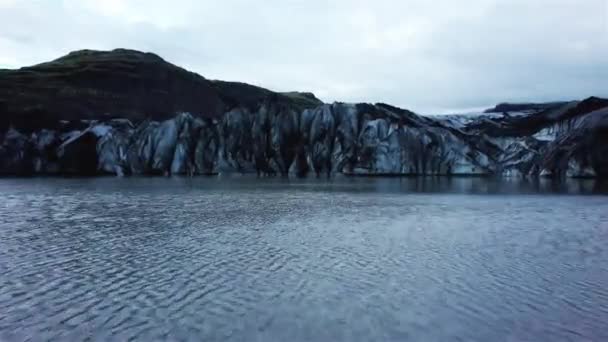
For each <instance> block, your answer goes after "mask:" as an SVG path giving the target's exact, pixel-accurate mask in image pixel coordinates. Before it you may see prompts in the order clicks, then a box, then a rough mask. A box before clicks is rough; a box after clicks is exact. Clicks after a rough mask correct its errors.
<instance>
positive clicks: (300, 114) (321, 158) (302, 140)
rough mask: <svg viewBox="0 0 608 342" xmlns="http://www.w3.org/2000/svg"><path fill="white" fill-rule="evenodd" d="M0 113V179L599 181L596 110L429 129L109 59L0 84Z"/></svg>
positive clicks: (604, 109) (599, 114)
mask: <svg viewBox="0 0 608 342" xmlns="http://www.w3.org/2000/svg"><path fill="white" fill-rule="evenodd" d="M0 104H1V105H2V106H1V107H0V110H1V111H2V113H0V117H1V118H2V127H0V173H1V174H11V175H32V174H60V175H65V174H78V175H99V174H112V175H118V176H124V175H203V174H215V173H227V172H238V173H257V174H259V175H297V176H305V175H316V176H321V175H323V176H325V175H331V174H336V173H342V174H347V175H478V176H508V177H538V176H552V177H608V147H607V146H608V144H607V143H608V100H604V99H599V98H589V99H587V100H584V101H581V102H566V103H551V104H543V105H534V106H532V105H525V108H524V109H525V110H524V111H523V112H521V111H519V112H512V111H510V109H516V110H521V109H522V107H521V106H524V105H518V106H515V107H513V106H511V107H509V106H507V105H499V106H497V108H498V109H500V113H488V114H481V115H477V116H469V117H466V118H465V117H458V116H450V117H434V118H433V117H424V116H420V115H417V114H415V113H413V112H411V111H408V110H405V109H400V108H396V107H393V106H390V105H387V104H375V105H372V104H345V103H334V104H323V103H321V102H320V101H319V100H317V99H316V97H314V95H312V94H309V93H297V92H291V93H274V92H271V91H269V90H265V89H262V88H258V87H255V86H251V85H247V84H243V83H233V82H222V81H209V80H206V79H204V78H202V77H201V76H198V75H196V74H192V73H189V72H187V71H185V70H183V69H180V68H178V67H176V66H173V65H171V64H169V63H166V62H165V61H163V60H162V59H160V57H157V56H155V55H151V54H143V53H139V52H135V51H129V50H115V51H112V52H92V51H85V52H78V53H73V54H70V55H68V56H66V57H63V58H60V59H59V60H56V61H54V62H51V63H47V64H42V65H39V66H35V67H31V68H24V69H21V70H17V71H10V72H8V74H7V72H5V71H3V72H1V73H0ZM502 111H504V113H503V112H502Z"/></svg>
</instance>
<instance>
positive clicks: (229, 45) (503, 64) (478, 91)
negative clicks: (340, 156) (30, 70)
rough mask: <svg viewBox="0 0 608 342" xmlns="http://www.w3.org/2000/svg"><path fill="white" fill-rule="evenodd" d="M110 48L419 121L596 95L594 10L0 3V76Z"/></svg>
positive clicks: (602, 55)
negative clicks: (382, 106) (398, 110)
mask: <svg viewBox="0 0 608 342" xmlns="http://www.w3.org/2000/svg"><path fill="white" fill-rule="evenodd" d="M116 47H125V48H132V49H138V50H144V51H150V52H155V53H157V54H159V55H161V56H162V57H164V58H165V59H167V60H168V61H170V62H172V63H174V64H178V65H180V66H183V67H186V68H188V69H190V70H192V71H196V72H198V73H200V74H201V75H203V76H205V77H207V78H212V79H224V80H236V81H243V82H248V83H253V84H256V85H260V86H263V87H266V88H270V89H272V90H277V91H288V90H300V91H312V92H314V93H315V94H316V95H317V96H318V97H320V98H321V99H323V100H324V101H328V102H332V101H347V102H352V101H357V102H359V101H362V102H363V101H365V102H387V103H391V104H395V105H398V106H401V107H405V108H409V109H412V110H415V111H418V112H422V113H433V112H445V111H463V110H468V109H470V108H476V107H487V106H489V105H491V104H495V103H497V102H501V101H530V100H534V101H544V100H559V99H580V98H584V97H587V96H591V95H597V96H608V0H468V1H454V0H451V1H448V0H434V1H427V0H401V1H397V0H394V1H389V0H374V1H356V0H335V1H328V0H327V1H323V0H305V1H300V0H291V1H289V0H281V1H279V0H266V1H250V0H222V1H219V0H213V1H212V0H183V1H181V0H172V1H165V0H158V1H157V0H0V67H10V68H16V67H20V66H25V65H31V64H36V63H40V62H43V61H48V60H51V59H54V58H57V57H59V56H60V55H64V54H66V53H67V52H69V51H72V50H78V49H84V48H89V49H113V48H116Z"/></svg>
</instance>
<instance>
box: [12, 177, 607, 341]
mask: <svg viewBox="0 0 608 342" xmlns="http://www.w3.org/2000/svg"><path fill="white" fill-rule="evenodd" d="M604 194H605V188H604V187H602V186H600V185H598V184H596V183H593V182H587V181H580V182H570V183H560V184H557V183H552V182H540V183H521V182H497V181H490V180H485V179H477V178H470V179H469V178H462V179H451V180H450V179H432V178H427V179H399V178H394V179H380V178H378V179H367V178H338V179H334V180H329V181H328V180H316V179H308V180H286V179H279V178H276V179H255V178H251V177H233V178H194V179H188V178H175V179H165V178H128V179H115V178H93V179H53V178H38V179H36V178H35V179H0V196H1V201H0V340H2V341H20V340H27V339H31V340H34V341H38V340H47V339H53V340H68V341H77V340H87V339H89V340H128V339H137V340H146V341H148V340H193V341H201V340H203V341H214V340H228V341H310V340H320V341H372V340H387V341H404V340H412V341H445V340H463V341H505V340H510V341H606V340H608V323H607V322H608V250H607V246H608V197H606V196H604Z"/></svg>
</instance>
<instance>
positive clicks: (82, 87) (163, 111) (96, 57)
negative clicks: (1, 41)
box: [0, 49, 321, 129]
mask: <svg viewBox="0 0 608 342" xmlns="http://www.w3.org/2000/svg"><path fill="white" fill-rule="evenodd" d="M268 97H276V98H277V99H278V100H282V101H285V102H286V103H292V104H293V105H294V106H295V107H299V108H309V107H315V106H318V105H320V104H321V101H320V100H318V99H317V98H316V97H314V95H312V94H306V95H302V94H299V93H286V94H279V93H275V92H272V91H270V90H267V89H263V88H260V87H256V86H253V85H249V84H245V83H237V82H224V81H211V80H208V79H206V78H204V77H202V76H200V75H198V74H196V73H192V72H189V71H187V70H185V69H182V68H180V67H177V66H175V65H173V64H171V63H168V62H166V61H165V60H164V59H162V58H161V57H159V56H157V55H155V54H152V53H143V52H139V51H133V50H125V49H117V50H112V51H92V50H82V51H76V52H72V53H70V54H68V55H67V56H64V57H61V58H58V59H56V60H54V61H52V62H48V63H42V64H39V65H35V66H31V67H25V68H21V69H19V70H0V110H2V112H3V113H4V114H3V115H2V118H1V119H0V120H1V121H0V128H2V127H4V128H6V127H7V125H8V124H9V123H10V124H12V125H14V126H16V127H20V128H23V129H33V128H36V126H38V127H46V126H49V125H51V126H52V125H55V124H56V122H58V121H59V120H81V119H109V118H127V119H129V120H132V121H133V122H141V121H142V120H144V119H153V120H163V119H167V118H170V117H173V116H174V114H175V113H176V112H189V113H192V114H193V115H196V116H200V117H220V116H221V115H222V114H223V113H225V112H226V111H228V110H230V109H231V108H234V107H237V106H244V107H250V108H254V107H255V106H257V105H258V104H259V102H261V101H262V100H264V99H266V98H268Z"/></svg>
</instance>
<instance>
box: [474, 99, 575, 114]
mask: <svg viewBox="0 0 608 342" xmlns="http://www.w3.org/2000/svg"><path fill="white" fill-rule="evenodd" d="M566 103H568V102H567V101H561V102H544V103H500V104H497V105H496V106H495V107H494V108H490V109H486V110H485V111H484V113H508V112H525V111H540V110H546V109H552V108H557V107H560V106H562V105H564V104H566Z"/></svg>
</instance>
